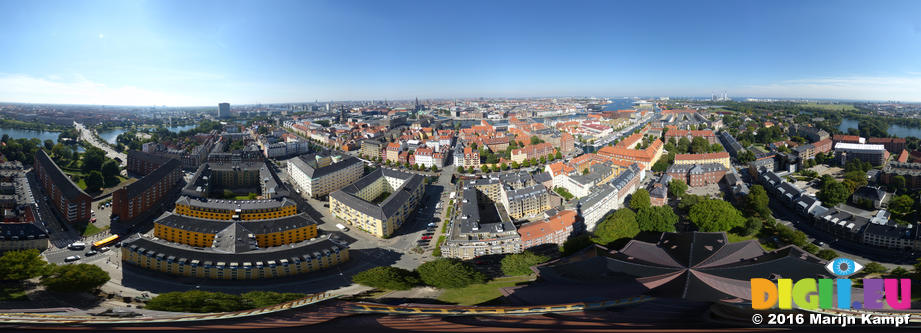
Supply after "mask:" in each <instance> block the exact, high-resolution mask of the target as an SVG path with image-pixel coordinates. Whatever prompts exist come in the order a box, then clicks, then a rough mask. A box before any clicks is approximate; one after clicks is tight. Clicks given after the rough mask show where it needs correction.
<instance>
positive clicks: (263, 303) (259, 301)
mask: <svg viewBox="0 0 921 333" xmlns="http://www.w3.org/2000/svg"><path fill="white" fill-rule="evenodd" d="M260 128H262V127H260ZM304 297H307V295H305V294H301V293H280V292H277V291H262V290H254V291H250V292H247V293H243V294H240V298H242V299H243V302H244V303H245V304H246V306H247V307H248V308H264V307H267V306H272V305H276V304H281V303H285V302H290V301H294V300H298V299H301V298H304Z"/></svg>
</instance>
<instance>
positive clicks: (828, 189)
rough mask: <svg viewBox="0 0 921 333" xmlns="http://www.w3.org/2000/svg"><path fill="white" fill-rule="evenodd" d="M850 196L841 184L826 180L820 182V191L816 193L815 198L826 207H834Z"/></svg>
mask: <svg viewBox="0 0 921 333" xmlns="http://www.w3.org/2000/svg"><path fill="white" fill-rule="evenodd" d="M850 195H851V192H850V191H849V190H848V188H847V187H846V186H845V185H844V184H843V183H841V182H839V181H837V180H834V179H826V180H824V181H823V182H822V189H821V190H819V193H817V197H818V198H819V200H821V201H822V204H823V205H825V206H826V207H834V206H836V205H838V204H839V203H842V202H844V201H845V200H847V197H849V196H850Z"/></svg>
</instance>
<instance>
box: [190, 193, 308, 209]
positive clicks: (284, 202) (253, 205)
mask: <svg viewBox="0 0 921 333" xmlns="http://www.w3.org/2000/svg"><path fill="white" fill-rule="evenodd" d="M176 203H177V204H181V205H189V206H192V207H200V208H207V209H224V210H235V209H241V210H255V209H277V208H280V207H285V206H294V205H297V203H295V202H294V201H292V200H291V199H288V198H287V197H285V198H281V199H259V200H227V199H205V198H191V197H187V196H182V197H180V198H179V200H176Z"/></svg>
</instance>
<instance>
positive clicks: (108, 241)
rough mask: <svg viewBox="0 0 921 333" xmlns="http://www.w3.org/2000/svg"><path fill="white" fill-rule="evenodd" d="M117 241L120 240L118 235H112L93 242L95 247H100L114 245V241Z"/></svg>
mask: <svg viewBox="0 0 921 333" xmlns="http://www.w3.org/2000/svg"><path fill="white" fill-rule="evenodd" d="M116 241H118V235H112V236H109V237H106V238H103V239H100V240H98V241H95V242H93V248H94V249H98V248H100V247H103V246H108V245H112V243H115V242H116Z"/></svg>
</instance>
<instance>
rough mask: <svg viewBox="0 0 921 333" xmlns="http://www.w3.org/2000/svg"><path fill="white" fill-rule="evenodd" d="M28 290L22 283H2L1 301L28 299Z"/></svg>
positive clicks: (0, 286)
mask: <svg viewBox="0 0 921 333" xmlns="http://www.w3.org/2000/svg"><path fill="white" fill-rule="evenodd" d="M28 300H29V298H28V297H26V290H25V288H23V287H22V286H21V285H8V284H0V301H28Z"/></svg>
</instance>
